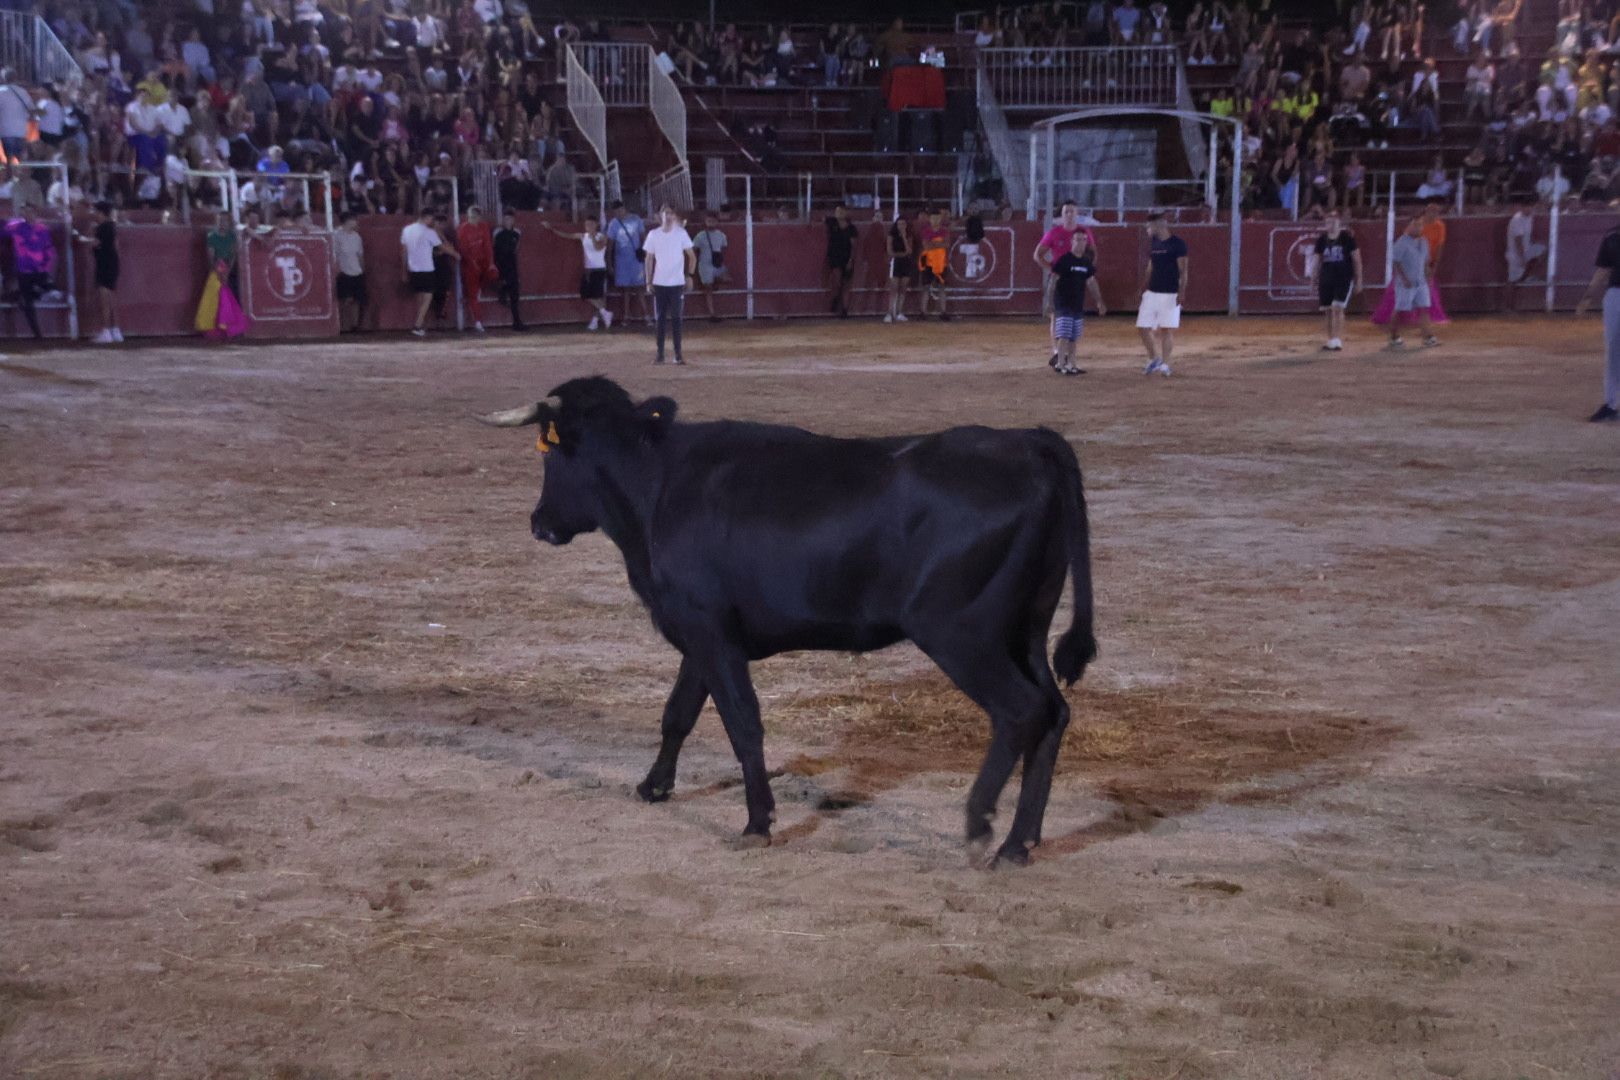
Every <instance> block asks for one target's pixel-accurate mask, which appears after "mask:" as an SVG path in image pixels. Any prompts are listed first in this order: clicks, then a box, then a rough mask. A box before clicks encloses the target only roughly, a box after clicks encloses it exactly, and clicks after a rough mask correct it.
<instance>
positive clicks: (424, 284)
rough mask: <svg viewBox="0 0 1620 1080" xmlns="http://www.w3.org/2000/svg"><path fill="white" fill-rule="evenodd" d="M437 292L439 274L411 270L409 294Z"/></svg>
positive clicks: (431, 271) (436, 272)
mask: <svg viewBox="0 0 1620 1080" xmlns="http://www.w3.org/2000/svg"><path fill="white" fill-rule="evenodd" d="M438 291H439V272H438V271H437V270H412V271H411V292H413V293H429V294H432V293H436V292H438Z"/></svg>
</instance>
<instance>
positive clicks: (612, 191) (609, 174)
mask: <svg viewBox="0 0 1620 1080" xmlns="http://www.w3.org/2000/svg"><path fill="white" fill-rule="evenodd" d="M602 190H603V192H604V194H605V195H606V197H607V201H608V205H609V206H611V205H612V204H614V203H616V202H623V201H624V182H623V181H622V180H621V179H620V178H619V163H618V162H617V161H610V162H608V163H607V166H606V167H605V168H604V169H603V170H602Z"/></svg>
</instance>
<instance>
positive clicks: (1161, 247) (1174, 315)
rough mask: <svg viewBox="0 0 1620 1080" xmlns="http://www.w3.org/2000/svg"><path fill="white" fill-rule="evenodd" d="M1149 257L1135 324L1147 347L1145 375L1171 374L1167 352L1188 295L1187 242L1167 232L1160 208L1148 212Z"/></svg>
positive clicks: (1179, 323)
mask: <svg viewBox="0 0 1620 1080" xmlns="http://www.w3.org/2000/svg"><path fill="white" fill-rule="evenodd" d="M1148 237H1149V244H1148V260H1147V264H1146V265H1145V266H1144V267H1143V270H1142V303H1141V306H1140V307H1138V308H1137V310H1136V328H1137V329H1138V330H1140V331H1141V332H1142V344H1143V346H1144V347H1145V348H1146V349H1147V354H1148V363H1147V367H1145V368H1143V369H1142V374H1144V375H1154V374H1158V375H1165V376H1168V375H1169V374H1170V354H1171V353H1172V352H1173V351H1174V349H1175V344H1176V330H1177V328H1178V327H1180V326H1181V304H1182V301H1183V300H1184V299H1185V298H1186V295H1187V242H1186V241H1185V240H1183V239H1182V238H1181V237H1179V236H1176V235H1174V234H1173V233H1171V232H1170V223H1169V222H1167V221H1166V220H1165V219H1164V213H1163V212H1162V211H1156V212H1154V213H1152V214H1149V215H1148Z"/></svg>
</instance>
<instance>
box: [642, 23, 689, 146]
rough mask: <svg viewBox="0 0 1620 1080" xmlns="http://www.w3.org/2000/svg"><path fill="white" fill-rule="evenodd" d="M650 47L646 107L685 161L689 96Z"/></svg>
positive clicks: (648, 48)
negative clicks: (664, 67) (682, 91)
mask: <svg viewBox="0 0 1620 1080" xmlns="http://www.w3.org/2000/svg"><path fill="white" fill-rule="evenodd" d="M646 49H647V107H648V108H649V109H651V110H652V114H653V120H654V121H655V122H657V124H658V130H660V131H662V132H663V133H664V138H666V139H668V140H669V145H670V146H672V147H674V148H675V159H676V160H677V161H680V162H682V163H683V164H684V163H685V161H686V99H685V98H684V97H682V96H681V88H680V87H678V86H676V85H675V80H674V79H672V78H670V77H669V74H668V72H666V71H665V70H664V69H663V68H662V67H660V66H659V65H658V56H657V54H655V53H654V52H653V49H652V46H651V45H648V46H646Z"/></svg>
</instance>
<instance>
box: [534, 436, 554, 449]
mask: <svg viewBox="0 0 1620 1080" xmlns="http://www.w3.org/2000/svg"><path fill="white" fill-rule="evenodd" d="M534 448H535V449H536V450H538V451H540V452H541V453H542V454H549V453H551V444H550V443H548V442H546V435H545V432H541V433H540V435H539V436H538V437H537V438H536V439H535V440H534Z"/></svg>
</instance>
